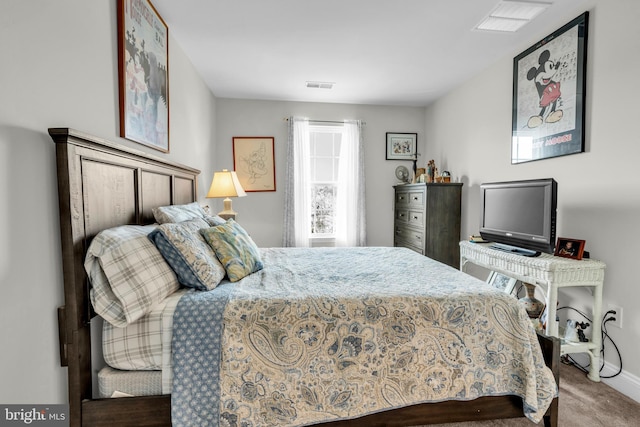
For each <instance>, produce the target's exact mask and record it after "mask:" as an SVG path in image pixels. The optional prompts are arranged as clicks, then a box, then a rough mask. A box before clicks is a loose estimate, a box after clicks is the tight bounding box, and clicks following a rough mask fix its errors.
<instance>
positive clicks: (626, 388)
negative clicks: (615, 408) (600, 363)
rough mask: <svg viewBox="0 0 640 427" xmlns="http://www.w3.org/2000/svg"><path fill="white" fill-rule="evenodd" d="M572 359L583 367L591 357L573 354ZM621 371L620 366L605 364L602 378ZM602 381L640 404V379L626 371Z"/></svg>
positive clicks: (601, 373)
mask: <svg viewBox="0 0 640 427" xmlns="http://www.w3.org/2000/svg"><path fill="white" fill-rule="evenodd" d="M571 357H572V358H573V359H574V360H575V361H576V362H577V363H579V364H581V365H583V366H586V365H588V364H589V356H588V355H587V354H582V353H580V354H572V355H571ZM619 369H620V367H619V366H616V365H613V364H611V363H609V362H605V363H604V367H603V368H602V370H601V371H600V376H601V377H608V376H611V375H615V374H616V372H618V370H619ZM601 381H602V382H603V383H605V384H606V385H608V386H610V387H612V388H614V389H615V390H617V391H619V392H620V393H622V394H624V395H625V396H628V397H630V398H631V399H633V400H635V401H636V402H640V378H638V377H636V376H635V375H632V374H630V373H628V372H626V371H625V370H624V369H623V370H622V372H620V374H619V375H616V376H615V377H613V378H602V380H601Z"/></svg>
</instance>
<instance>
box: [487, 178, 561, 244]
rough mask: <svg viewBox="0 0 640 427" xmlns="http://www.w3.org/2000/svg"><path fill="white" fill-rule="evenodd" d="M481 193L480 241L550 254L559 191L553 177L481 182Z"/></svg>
mask: <svg viewBox="0 0 640 427" xmlns="http://www.w3.org/2000/svg"><path fill="white" fill-rule="evenodd" d="M480 191H481V195H480V203H481V217H480V235H481V236H482V238H483V239H485V240H488V241H491V242H496V243H500V244H503V245H509V246H513V247H515V248H522V249H528V250H529V251H533V252H537V251H540V252H547V253H553V250H554V247H555V240H556V209H557V192H558V185H557V183H556V181H555V180H554V179H553V178H546V179H536V180H525V181H509V182H492V183H484V184H481V185H480ZM507 249H508V248H507Z"/></svg>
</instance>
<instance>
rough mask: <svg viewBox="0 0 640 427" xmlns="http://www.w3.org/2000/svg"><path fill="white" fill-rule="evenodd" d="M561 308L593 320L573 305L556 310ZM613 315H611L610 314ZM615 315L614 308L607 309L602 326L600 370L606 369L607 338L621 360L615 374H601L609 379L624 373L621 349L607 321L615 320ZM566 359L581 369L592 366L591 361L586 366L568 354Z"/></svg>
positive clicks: (586, 370)
mask: <svg viewBox="0 0 640 427" xmlns="http://www.w3.org/2000/svg"><path fill="white" fill-rule="evenodd" d="M560 310H573V311H575V312H576V313H578V314H580V315H581V316H582V317H584V318H585V319H586V320H588V321H589V322H592V320H591V319H590V318H589V316H587V315H586V314H584V313H583V312H582V311H580V310H578V309H576V308H573V307H569V306H564V307H560V308H558V309H557V310H556V312H558V311H560ZM609 315H611V316H609ZM613 315H615V311H613V310H609V311H607V312H606V313H605V314H604V316H602V327H601V337H602V339H601V342H602V347H601V348H600V354H601V359H602V362H601V365H600V371H599V372H602V369H604V363H605V360H604V349H605V339H608V340H609V341H610V342H611V344H612V345H613V347H614V348H615V349H616V352H617V353H618V360H619V361H620V367H619V368H618V372H616V373H615V374H613V375H608V376H604V377H603V376H600V378H604V379H608V378H613V377H616V376H618V375H620V373H622V355H621V354H620V349H619V348H618V346H617V345H616V343H615V342H614V341H613V339H612V338H611V336H610V335H609V332H608V331H607V322H610V321H612V320H614V317H612V316H613ZM607 316H609V317H607ZM565 356H566V359H567V360H568V361H569V362H570V363H571V364H572V365H574V366H575V367H576V368H578V369H580V370H581V371H583V372H585V373H586V372H589V367H590V366H591V363H589V364H588V365H586V366H583V365H581V364H580V363H578V362H576V360H575V359H574V358H573V357H571V356H569V355H568V354H567V355H565Z"/></svg>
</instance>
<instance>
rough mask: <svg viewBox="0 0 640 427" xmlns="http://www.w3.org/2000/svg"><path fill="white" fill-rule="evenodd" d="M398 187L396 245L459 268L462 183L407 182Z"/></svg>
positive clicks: (394, 241) (396, 196) (395, 200)
mask: <svg viewBox="0 0 640 427" xmlns="http://www.w3.org/2000/svg"><path fill="white" fill-rule="evenodd" d="M394 190H395V199H394V239H393V244H394V246H404V247H407V248H409V249H412V250H414V251H416V252H418V253H421V254H423V255H426V256H428V257H430V258H433V259H435V260H437V261H440V262H443V263H445V264H448V265H450V266H452V267H456V268H457V266H458V263H459V261H460V258H459V253H460V250H459V246H458V242H459V241H460V210H461V199H462V184H460V183H442V184H440V183H433V184H404V185H396V186H395V187H394Z"/></svg>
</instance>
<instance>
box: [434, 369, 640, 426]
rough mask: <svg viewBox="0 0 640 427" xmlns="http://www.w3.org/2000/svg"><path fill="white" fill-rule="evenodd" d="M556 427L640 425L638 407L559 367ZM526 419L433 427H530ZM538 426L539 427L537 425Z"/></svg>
mask: <svg viewBox="0 0 640 427" xmlns="http://www.w3.org/2000/svg"><path fill="white" fill-rule="evenodd" d="M559 406H560V412H559V417H558V425H559V426H560V427H600V426H603V427H605V426H606V427H627V426H639V425H640V403H638V402H636V401H635V400H633V399H630V398H629V397H627V396H625V395H623V394H621V393H619V392H617V391H616V390H614V389H613V388H611V387H609V386H608V385H606V384H604V383H594V382H593V381H590V380H589V379H588V378H587V376H586V374H584V373H583V372H582V371H580V370H579V369H578V368H576V367H573V366H569V365H562V366H561V367H560V403H559ZM534 425H535V424H533V423H532V422H531V421H529V420H527V419H526V418H517V419H509V420H497V421H478V422H465V423H451V424H437V425H435V426H436V427H438V426H442V427H494V426H496V427H500V426H505V427H520V426H522V427H532V426H534ZM540 425H543V424H542V423H540ZM430 427H434V426H430Z"/></svg>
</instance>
